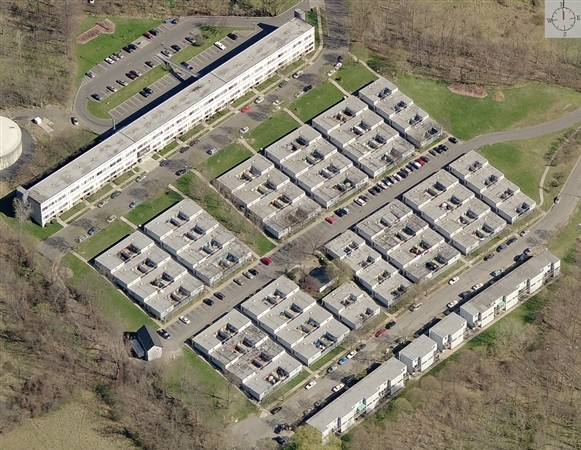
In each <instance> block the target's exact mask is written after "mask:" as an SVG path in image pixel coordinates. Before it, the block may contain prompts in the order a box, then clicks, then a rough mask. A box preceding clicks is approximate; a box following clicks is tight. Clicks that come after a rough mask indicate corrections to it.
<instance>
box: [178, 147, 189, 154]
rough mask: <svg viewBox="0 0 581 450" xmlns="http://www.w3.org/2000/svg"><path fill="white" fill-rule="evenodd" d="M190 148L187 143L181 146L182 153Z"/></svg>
mask: <svg viewBox="0 0 581 450" xmlns="http://www.w3.org/2000/svg"><path fill="white" fill-rule="evenodd" d="M189 149H190V146H189V145H185V146H183V147H182V148H180V153H185V152H187V151H188V150H189Z"/></svg>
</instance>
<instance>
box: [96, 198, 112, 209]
mask: <svg viewBox="0 0 581 450" xmlns="http://www.w3.org/2000/svg"><path fill="white" fill-rule="evenodd" d="M107 203H109V200H103V201H102V202H99V203H97V208H102V207H103V206H105V205H106V204H107Z"/></svg>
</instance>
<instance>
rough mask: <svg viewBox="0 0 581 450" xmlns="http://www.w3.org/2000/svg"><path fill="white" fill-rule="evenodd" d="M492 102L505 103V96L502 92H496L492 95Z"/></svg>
mask: <svg viewBox="0 0 581 450" xmlns="http://www.w3.org/2000/svg"><path fill="white" fill-rule="evenodd" d="M492 100H494V101H495V102H503V101H504V94H503V93H502V92H501V91H496V92H495V93H494V94H492Z"/></svg>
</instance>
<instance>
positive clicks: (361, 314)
mask: <svg viewBox="0 0 581 450" xmlns="http://www.w3.org/2000/svg"><path fill="white" fill-rule="evenodd" d="M322 301H323V305H324V306H325V307H327V308H328V309H329V310H330V311H331V312H335V313H337V314H340V315H341V316H342V317H345V318H346V319H348V320H349V321H351V322H352V323H363V322H365V321H366V320H367V319H368V318H369V317H371V316H373V315H374V314H376V313H379V309H380V308H379V306H378V305H377V303H375V302H374V301H373V299H372V298H371V297H370V296H369V295H367V293H365V292H364V291H362V290H361V289H360V288H359V287H358V286H357V285H356V284H355V283H353V282H352V281H350V282H349V283H345V284H343V285H341V286H339V287H338V288H337V289H335V290H334V291H332V292H331V293H329V294H327V295H326V296H325V297H324V298H323V300H322Z"/></svg>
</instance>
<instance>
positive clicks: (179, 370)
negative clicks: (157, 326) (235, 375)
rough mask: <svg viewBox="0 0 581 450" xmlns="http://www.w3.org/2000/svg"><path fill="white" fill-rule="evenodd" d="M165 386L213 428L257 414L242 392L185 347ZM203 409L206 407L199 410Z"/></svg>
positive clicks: (254, 407)
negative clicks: (211, 424)
mask: <svg viewBox="0 0 581 450" xmlns="http://www.w3.org/2000/svg"><path fill="white" fill-rule="evenodd" d="M164 382H165V383H166V385H167V387H168V389H169V392H170V393H171V394H172V395H173V396H174V397H176V398H179V399H180V400H182V401H183V402H184V403H186V404H187V405H188V406H190V407H193V408H195V409H197V410H203V411H205V413H204V414H203V416H204V417H200V420H201V421H212V422H213V426H216V425H217V426H220V425H219V424H223V426H226V424H228V423H231V422H232V421H234V420H243V419H245V418H246V417H248V416H249V415H250V414H255V413H257V408H256V406H254V404H253V403H252V402H251V401H250V400H248V399H247V398H246V396H245V395H244V394H243V393H242V392H240V391H239V390H238V389H236V388H235V387H234V386H232V384H231V383H230V382H229V381H228V380H226V379H225V378H224V377H223V376H222V375H221V374H220V373H219V372H218V371H217V370H215V369H214V368H213V367H212V366H210V365H209V364H208V363H207V362H206V361H204V360H203V359H202V358H201V357H200V356H198V355H197V354H196V353H194V352H193V351H192V350H191V349H190V348H189V347H184V349H183V357H182V358H179V359H176V360H174V361H172V362H171V365H169V366H168V368H167V371H166V374H165V378H164ZM202 405H206V406H207V407H205V408H203V409H200V407H201V406H202Z"/></svg>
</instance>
